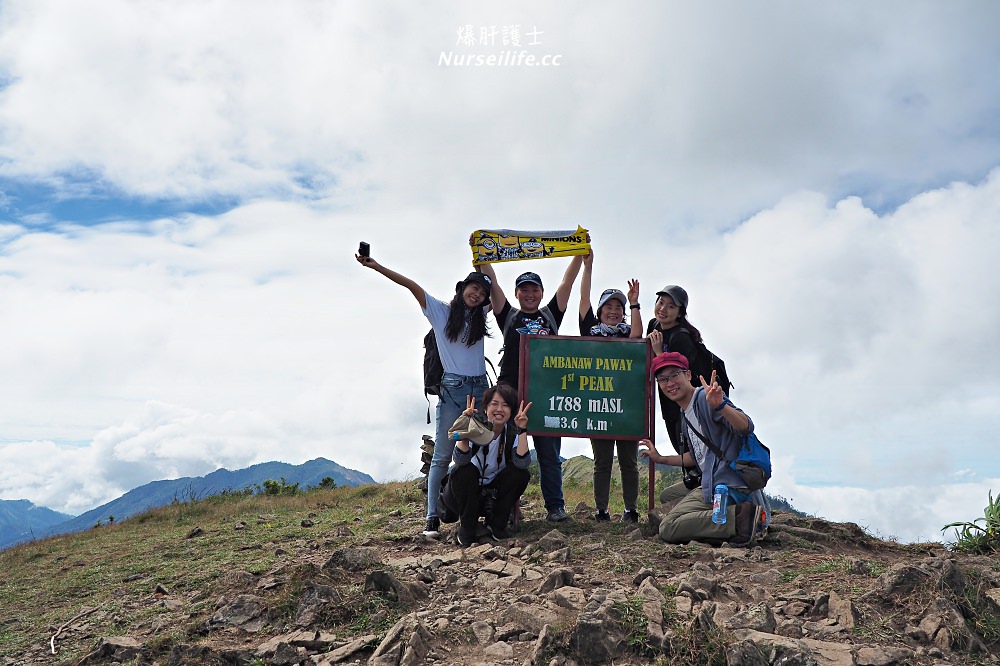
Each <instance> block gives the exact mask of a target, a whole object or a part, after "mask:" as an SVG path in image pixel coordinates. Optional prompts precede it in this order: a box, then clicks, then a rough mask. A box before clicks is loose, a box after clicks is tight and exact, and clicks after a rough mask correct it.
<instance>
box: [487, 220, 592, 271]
mask: <svg viewBox="0 0 1000 666" xmlns="http://www.w3.org/2000/svg"><path fill="white" fill-rule="evenodd" d="M469 244H470V245H471V246H472V263H473V264H475V265H476V266H480V265H483V264H494V263H497V262H501V261H521V260H524V259H547V258H550V257H571V256H575V255H583V254H587V253H588V252H590V236H589V235H588V233H587V230H586V229H584V228H583V227H580V226H578V227H577V228H576V231H514V230H513V229H479V230H477V231H473V232H472V236H471V237H470V238H469Z"/></svg>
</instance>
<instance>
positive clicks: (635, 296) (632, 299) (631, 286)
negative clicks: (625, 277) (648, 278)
mask: <svg viewBox="0 0 1000 666" xmlns="http://www.w3.org/2000/svg"><path fill="white" fill-rule="evenodd" d="M626 295H627V296H628V302H629V304H632V303H638V302H639V281H638V280H635V279H632V280H629V281H628V294H626Z"/></svg>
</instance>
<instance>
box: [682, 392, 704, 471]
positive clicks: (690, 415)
mask: <svg viewBox="0 0 1000 666" xmlns="http://www.w3.org/2000/svg"><path fill="white" fill-rule="evenodd" d="M684 416H685V417H687V420H688V421H689V422H690V424H691V425H688V424H687V423H685V424H684V427H685V428H687V431H688V432H687V438H688V442H689V443H690V444H691V453H692V454H693V455H694V459H695V460H696V461H697V462H698V469H701V470H704V469H705V449H706V448H707V447H706V446H705V442H703V441H701V438H700V437H698V435H696V434H695V433H693V432H691V429H692V428H694V429H695V430H697V431H698V432H700V433H701V434H702V435H704V434H705V429H704V428H703V427H702V425H701V421H699V420H698V414H696V413H695V411H694V399H693V398H692V399H691V402H690V403H688V406H687V409H685V410H684ZM706 437H707V435H706Z"/></svg>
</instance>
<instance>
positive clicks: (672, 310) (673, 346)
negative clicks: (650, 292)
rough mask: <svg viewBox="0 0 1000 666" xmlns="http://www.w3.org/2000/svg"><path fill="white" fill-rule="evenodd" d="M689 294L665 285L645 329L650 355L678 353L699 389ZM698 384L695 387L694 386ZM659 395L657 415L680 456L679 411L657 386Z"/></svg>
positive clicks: (698, 339)
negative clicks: (688, 314)
mask: <svg viewBox="0 0 1000 666" xmlns="http://www.w3.org/2000/svg"><path fill="white" fill-rule="evenodd" d="M687 307H688V294H687V292H686V291H684V289H683V288H681V287H678V286H677V285H675V284H668V285H667V286H666V287H664V288H663V289H661V290H660V291H658V292H656V303H655V304H654V305H653V319H651V320H650V321H649V325H648V326H647V327H646V338H647V339H648V340H649V343H650V345H651V346H652V347H653V355H654V356H658V355H660V354H662V353H663V352H678V353H680V354H683V355H684V357H685V358H686V359H687V360H688V364H689V366H690V368H691V370H692V373H691V384H692V386H695V385H697V386H701V383H700V381H701V380H700V379H699V371H700V368H698V367H697V364H696V361H697V360H698V346H697V344H696V343H697V342H701V331H699V330H698V329H697V328H695V327H694V325H693V324H692V323H691V322H690V321H688V319H687ZM696 382H697V384H696ZM657 392H658V393H659V394H660V414H661V415H662V416H663V422H664V423H665V424H666V426H667V435H668V436H669V437H670V443H671V444H673V447H674V450H675V451H677V452H678V453H680V452H681V441H680V430H679V427H680V422H681V411H680V409H679V408H678V407H677V403H675V402H674V401H673V400H670V399H669V398H668V397H667V396H666V395H664V393H663V389H662V388H659V386H657Z"/></svg>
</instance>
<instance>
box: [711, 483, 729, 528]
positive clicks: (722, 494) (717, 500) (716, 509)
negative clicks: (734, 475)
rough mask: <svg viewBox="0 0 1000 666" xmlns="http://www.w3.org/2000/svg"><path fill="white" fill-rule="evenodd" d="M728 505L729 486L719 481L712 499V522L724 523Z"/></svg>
mask: <svg viewBox="0 0 1000 666" xmlns="http://www.w3.org/2000/svg"><path fill="white" fill-rule="evenodd" d="M728 507H729V486H727V485H726V484H724V483H720V484H719V485H717V486H716V487H715V497H714V498H713V499H712V522H713V523H715V524H716V525H724V524H725V522H726V509H727V508H728Z"/></svg>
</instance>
